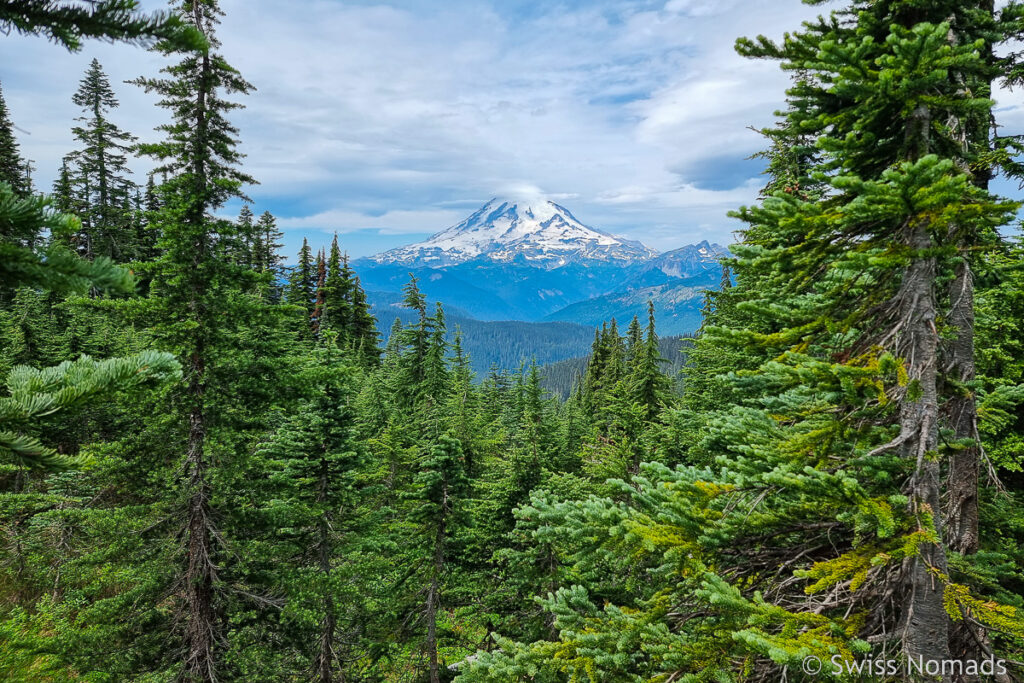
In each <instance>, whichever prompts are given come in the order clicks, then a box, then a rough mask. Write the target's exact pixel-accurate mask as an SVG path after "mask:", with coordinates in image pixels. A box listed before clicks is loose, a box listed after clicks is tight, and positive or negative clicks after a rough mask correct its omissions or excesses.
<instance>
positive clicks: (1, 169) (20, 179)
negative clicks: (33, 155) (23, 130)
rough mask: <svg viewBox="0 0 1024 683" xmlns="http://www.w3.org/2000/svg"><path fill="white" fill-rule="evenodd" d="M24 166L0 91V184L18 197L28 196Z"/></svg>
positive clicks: (1, 91)
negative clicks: (8, 187) (5, 185)
mask: <svg viewBox="0 0 1024 683" xmlns="http://www.w3.org/2000/svg"><path fill="white" fill-rule="evenodd" d="M24 165H25V162H24V161H22V159H21V154H20V153H19V152H18V140H17V138H15V136H14V124H13V123H12V122H11V117H10V113H9V112H8V110H7V102H6V101H5V100H4V94H3V90H2V89H0V183H7V184H8V185H10V186H11V189H12V190H14V193H15V194H16V195H18V196H25V195H26V194H28V188H27V187H25V174H24Z"/></svg>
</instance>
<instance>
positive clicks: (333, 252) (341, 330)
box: [324, 235, 354, 345]
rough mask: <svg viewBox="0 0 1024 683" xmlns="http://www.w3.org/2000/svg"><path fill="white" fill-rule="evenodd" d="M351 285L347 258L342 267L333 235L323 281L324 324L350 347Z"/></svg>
mask: <svg viewBox="0 0 1024 683" xmlns="http://www.w3.org/2000/svg"><path fill="white" fill-rule="evenodd" d="M353 284H354V283H353V282H352V271H351V269H350V268H349V267H348V256H346V257H345V258H344V265H342V255H341V249H340V248H339V247H338V236H337V235H335V236H334V239H333V240H332V241H331V249H330V252H329V255H328V257H327V279H326V280H325V281H324V300H325V306H326V310H325V311H324V324H325V325H327V326H328V327H330V328H331V329H332V330H335V331H336V332H337V333H338V335H339V337H340V338H341V339H342V340H343V343H344V344H345V345H350V344H351V339H352V304H353V302H352V287H353Z"/></svg>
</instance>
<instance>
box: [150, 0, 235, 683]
mask: <svg viewBox="0 0 1024 683" xmlns="http://www.w3.org/2000/svg"><path fill="white" fill-rule="evenodd" d="M178 11H179V13H180V15H181V17H182V20H183V21H184V22H185V23H186V24H188V25H190V26H192V27H194V28H195V29H196V30H197V31H198V32H199V33H200V34H202V36H203V37H204V38H205V40H206V41H207V42H208V44H209V46H210V47H209V49H208V50H203V51H199V52H193V51H182V50H181V48H180V46H178V45H175V44H171V43H169V42H166V41H165V42H161V43H159V44H158V45H157V47H158V49H159V50H160V51H161V52H162V53H164V54H165V55H167V56H173V55H179V56H180V61H178V62H177V63H176V64H173V65H171V66H167V67H164V69H163V73H164V74H165V75H166V76H165V77H164V78H156V79H150V78H140V79H138V80H137V81H136V82H137V83H138V84H139V85H141V86H142V87H143V88H144V89H145V90H146V91H147V92H154V93H156V94H157V95H159V96H160V97H161V105H162V106H164V107H166V108H167V109H168V110H170V112H171V113H172V115H173V118H172V120H171V122H170V123H167V124H165V125H163V126H161V127H160V130H162V131H163V132H164V133H166V136H167V137H166V139H165V140H164V141H163V142H160V143H156V144H147V145H143V146H142V149H143V151H145V152H146V153H148V154H150V155H152V156H153V157H155V158H156V159H158V160H159V162H160V166H159V167H158V168H157V169H156V172H159V173H166V174H167V176H168V178H167V181H166V182H165V183H164V184H163V185H162V186H161V187H160V199H161V202H162V204H163V206H162V207H161V210H160V212H159V214H158V216H157V219H156V220H157V222H158V224H159V228H160V229H161V232H162V235H163V239H162V242H161V246H162V248H163V250H164V252H163V255H162V256H161V258H160V261H159V262H158V263H157V268H156V279H157V283H156V284H155V285H154V287H153V292H154V293H155V294H159V299H155V298H154V299H152V300H153V301H154V302H155V303H158V304H159V305H160V306H161V307H162V308H163V320H164V322H163V323H162V324H161V325H160V327H159V328H158V330H157V332H158V334H159V335H160V336H161V337H162V338H164V339H166V341H167V343H169V344H171V345H173V347H174V348H175V349H176V350H177V352H178V354H179V355H180V357H181V358H182V359H183V360H184V362H185V366H186V367H185V372H186V383H187V387H186V391H185V397H184V401H183V415H182V417H183V419H184V420H185V421H186V422H187V424H188V429H187V436H186V440H185V444H184V447H185V453H184V457H183V472H184V478H185V482H184V486H185V489H184V492H183V493H184V501H183V506H184V519H183V520H182V522H183V523H182V529H183V532H184V537H185V557H184V558H183V560H182V570H181V581H180V584H179V585H180V589H181V595H180V600H181V610H182V613H183V617H184V625H185V634H184V644H183V651H184V653H183V657H182V661H183V665H182V674H181V676H182V678H183V679H185V680H188V681H210V682H212V681H215V680H218V674H217V672H218V652H219V650H220V648H221V647H222V644H223V625H224V624H223V620H222V619H221V617H220V616H219V615H218V613H219V611H220V610H221V608H222V598H221V587H220V586H219V583H218V566H217V564H218V554H219V549H218V541H217V539H218V537H219V533H218V530H217V525H216V517H215V515H214V513H213V508H212V496H213V491H212V489H211V486H212V481H211V470H212V468H213V467H214V464H213V461H212V460H211V455H210V452H209V444H208V436H209V431H210V424H209V417H210V411H211V404H210V398H209V392H210V390H211V389H214V388H216V389H219V390H222V389H223V388H222V387H215V386H211V380H210V376H209V368H210V367H211V366H212V365H213V364H214V362H215V360H216V354H217V353H218V349H219V348H221V347H220V344H221V343H222V339H223V337H222V336H221V333H220V332H218V329H219V328H220V326H221V324H222V323H221V321H222V320H223V319H224V315H225V314H226V306H227V303H228V302H227V300H226V297H225V293H224V291H223V289H224V288H225V287H227V286H229V285H230V283H231V281H232V277H233V276H232V273H233V270H232V269H233V268H235V266H232V265H231V264H230V263H227V262H226V261H224V260H223V259H218V258H217V252H216V249H215V246H216V244H217V242H218V240H219V239H223V237H225V236H229V237H230V236H232V235H233V234H234V230H235V228H234V226H233V223H232V222H230V221H225V220H220V219H216V218H214V217H213V215H212V213H213V211H215V210H216V209H218V208H220V207H221V206H223V205H224V203H225V202H226V201H227V200H228V199H231V198H233V197H242V198H244V195H243V194H242V191H241V187H242V185H244V184H246V183H252V182H254V181H253V179H252V178H250V177H249V176H248V175H246V174H245V173H243V172H242V171H240V170H238V165H239V162H240V161H241V157H242V155H241V154H240V153H239V152H238V151H237V144H238V143H237V134H238V131H237V129H236V128H235V127H234V126H233V125H231V123H230V122H229V121H228V119H227V115H228V114H229V113H230V112H231V111H234V110H235V109H238V108H239V107H240V106H241V105H239V104H237V103H236V102H233V101H231V100H228V99H226V97H228V96H231V95H236V94H246V93H248V92H250V91H251V90H252V86H251V85H250V84H249V83H248V82H247V81H246V80H245V79H244V78H242V76H241V75H240V74H239V73H238V71H237V70H235V69H234V68H232V67H231V66H230V65H229V64H228V62H227V61H226V60H225V59H224V58H223V57H222V56H221V55H220V54H219V53H218V52H217V49H218V48H219V43H218V41H217V39H216V36H215V27H216V25H217V24H218V23H219V21H220V17H221V16H222V12H221V11H220V8H219V6H218V3H217V2H216V0H184V1H183V2H181V3H180V4H179V5H178Z"/></svg>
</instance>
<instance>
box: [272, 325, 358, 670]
mask: <svg viewBox="0 0 1024 683" xmlns="http://www.w3.org/2000/svg"><path fill="white" fill-rule="evenodd" d="M325 335H326V336H327V338H326V339H325V343H324V344H323V345H321V346H320V347H318V348H317V349H316V350H315V351H314V354H313V357H312V359H311V360H310V366H309V368H308V369H305V370H304V371H303V380H304V384H305V385H306V387H307V388H308V391H309V398H308V399H307V400H306V401H304V402H303V404H302V405H301V407H300V408H299V409H298V411H297V412H296V413H295V414H294V415H293V416H291V417H289V418H288V419H287V420H286V422H285V424H284V425H283V426H281V427H280V428H279V429H278V430H277V431H276V433H275V434H274V436H273V438H272V439H271V440H270V442H269V443H268V444H267V445H266V446H265V447H264V448H263V449H262V451H261V457H262V459H263V460H262V461H261V464H260V468H265V469H266V470H268V471H269V472H270V473H271V474H270V480H271V484H272V487H273V491H274V493H273V494H272V500H270V501H268V502H267V503H265V505H266V507H267V510H266V512H267V515H268V516H269V517H270V518H271V519H272V520H274V522H275V523H274V524H273V525H271V527H270V528H272V529H274V530H275V534H274V536H275V538H273V539H270V541H269V542H271V543H274V544H278V545H282V544H283V545H284V546H285V547H284V548H282V549H281V551H280V554H279V557H280V558H281V559H280V561H279V563H278V565H277V566H276V567H275V568H274V572H275V574H276V575H277V577H278V579H279V580H280V582H281V585H280V586H276V587H275V588H278V589H279V590H280V589H282V588H283V590H284V592H285V594H286V595H287V596H288V600H289V603H290V604H289V605H287V606H286V607H285V611H286V613H289V614H294V615H295V617H294V619H295V621H296V622H297V624H296V626H297V628H298V630H299V633H298V634H297V635H298V638H299V640H300V642H302V643H303V644H304V647H303V649H304V651H305V652H304V654H305V655H306V656H305V661H306V662H307V663H308V664H310V665H312V667H311V668H312V670H313V671H314V680H316V681H319V682H320V683H330V681H334V680H345V678H344V669H343V668H342V667H343V666H344V664H343V662H346V661H348V660H349V659H350V658H351V653H349V652H345V651H343V649H342V648H343V646H342V641H341V639H340V638H339V636H340V635H341V634H340V633H339V630H340V629H342V628H344V629H345V630H346V631H349V630H352V629H353V628H355V627H358V625H359V620H360V615H359V614H358V613H357V612H356V611H355V608H356V605H357V604H358V602H359V600H360V598H361V596H360V594H359V592H358V590H357V586H353V582H354V581H357V580H358V574H357V573H356V570H355V569H354V568H353V567H352V566H351V563H352V561H353V559H354V558H355V557H357V556H358V551H357V550H356V546H357V545H358V540H357V537H356V535H357V533H360V532H361V533H366V532H367V529H366V528H365V527H366V521H367V520H366V518H365V511H364V513H363V516H362V517H361V515H360V513H359V512H357V507H358V506H359V504H360V501H361V494H360V470H361V468H362V465H363V460H362V456H363V453H362V446H361V444H360V443H359V441H358V440H357V438H356V430H355V421H356V415H355V413H354V410H353V406H352V403H353V399H354V395H353V393H354V386H355V383H354V377H353V375H354V373H353V371H352V368H351V367H349V366H348V365H347V364H346V363H345V362H344V360H343V356H342V354H341V353H340V352H339V349H338V348H337V346H336V345H335V343H334V335H333V333H332V332H329V331H328V332H326V333H325ZM261 474H262V473H261ZM282 565H283V566H282ZM303 668H304V667H303ZM302 673H304V672H303V671H302V670H296V671H294V675H302ZM285 675H286V674H285Z"/></svg>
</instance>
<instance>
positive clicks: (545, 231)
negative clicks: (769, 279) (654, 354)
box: [373, 196, 657, 268]
mask: <svg viewBox="0 0 1024 683" xmlns="http://www.w3.org/2000/svg"><path fill="white" fill-rule="evenodd" d="M656 254H657V252H655V251H653V250H652V249H649V248H648V247H646V246H644V245H643V244H641V243H640V242H634V241H631V240H625V239H622V238H620V237H616V236H614V235H610V234H608V233H605V232H602V231H600V230H596V229H594V228H591V227H588V226H586V225H584V224H583V223H581V222H580V221H579V220H578V219H577V218H576V217H575V216H573V215H572V212H570V211H569V210H568V209H566V208H565V207H564V206H560V205H558V204H556V203H555V202H553V201H551V200H550V199H545V198H543V197H538V196H532V197H494V198H493V199H491V200H490V201H488V202H487V203H486V204H484V205H483V206H482V207H480V208H479V209H477V210H476V211H474V212H473V214H472V215H470V216H469V217H468V218H467V219H466V220H464V221H462V222H461V223H459V224H457V225H453V226H452V227H450V228H448V229H446V230H442V231H441V232H439V233H437V234H436V235H434V236H433V237H431V238H430V239H428V240H425V241H423V242H420V243H418V244H412V245H409V246H407V247H401V248H398V249H392V250H391V251H387V252H384V253H383V254H378V255H377V256H375V257H373V260H374V261H376V262H377V263H401V264H407V265H408V264H414V263H415V264H419V265H423V266H435V267H441V266H448V265H454V264H456V263H465V262H467V261H473V260H476V259H483V260H486V261H492V262H508V261H514V260H520V259H522V260H525V261H526V262H529V263H533V264H535V265H539V266H543V267H548V268H554V267H558V266H561V265H565V264H567V263H570V262H577V261H581V260H599V261H626V262H633V261H644V260H647V259H650V258H653V257H654V256H656Z"/></svg>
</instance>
